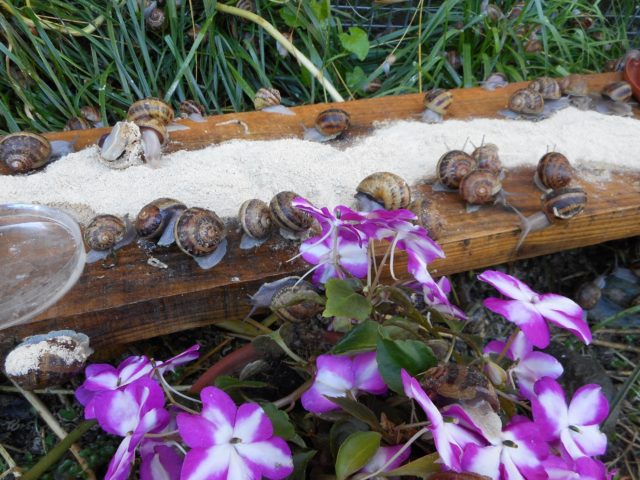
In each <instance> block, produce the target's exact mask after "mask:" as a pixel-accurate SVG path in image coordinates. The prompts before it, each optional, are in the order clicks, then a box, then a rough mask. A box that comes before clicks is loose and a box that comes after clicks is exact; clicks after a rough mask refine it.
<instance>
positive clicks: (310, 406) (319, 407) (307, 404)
mask: <svg viewBox="0 0 640 480" xmlns="http://www.w3.org/2000/svg"><path fill="white" fill-rule="evenodd" d="M325 395H326V396H328V397H334V398H337V397H344V396H346V392H345V391H340V392H335V393H334V394H333V395H332V394H331V393H329V392H325V391H323V392H321V391H320V390H319V389H318V385H317V384H314V385H313V386H312V387H311V388H310V389H309V390H307V391H306V392H304V393H303V394H302V396H301V397H300V402H301V403H302V407H303V408H304V409H305V410H306V411H308V412H311V413H325V412H329V411H331V410H337V409H339V408H340V407H339V406H338V405H337V404H335V403H333V402H332V401H331V400H327V398H326V397H325Z"/></svg>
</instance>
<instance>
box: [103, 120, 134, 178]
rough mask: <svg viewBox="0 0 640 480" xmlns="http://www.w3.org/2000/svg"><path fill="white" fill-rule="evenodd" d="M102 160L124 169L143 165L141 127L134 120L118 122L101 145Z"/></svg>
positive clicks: (110, 166) (107, 164)
mask: <svg viewBox="0 0 640 480" xmlns="http://www.w3.org/2000/svg"><path fill="white" fill-rule="evenodd" d="M98 158H99V160H100V162H101V163H103V164H105V165H106V166H108V167H109V168H115V169H123V168H127V167H130V166H133V165H142V164H143V163H144V161H143V145H142V133H141V131H140V127H138V125H136V124H135V123H133V122H118V123H116V124H115V125H114V126H113V128H112V129H111V132H110V133H109V134H108V135H107V137H106V138H105V139H104V141H103V143H102V146H101V147H100V156H99V157H98Z"/></svg>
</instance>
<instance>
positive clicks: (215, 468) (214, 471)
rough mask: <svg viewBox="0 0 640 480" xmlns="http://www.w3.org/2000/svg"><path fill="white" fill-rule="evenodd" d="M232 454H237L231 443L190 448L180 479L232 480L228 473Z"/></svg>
mask: <svg viewBox="0 0 640 480" xmlns="http://www.w3.org/2000/svg"><path fill="white" fill-rule="evenodd" d="M232 455H235V456H237V454H236V453H235V450H234V448H233V447H232V446H231V445H229V444H224V445H216V446H213V447H211V448H207V449H199V448H196V449H193V450H190V451H188V452H187V455H186V457H184V462H183V464H182V471H181V472H180V480H231V477H229V476H228V473H229V464H230V463H231V456H232ZM240 478H241V477H240Z"/></svg>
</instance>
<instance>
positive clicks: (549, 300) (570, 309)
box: [535, 293, 592, 345]
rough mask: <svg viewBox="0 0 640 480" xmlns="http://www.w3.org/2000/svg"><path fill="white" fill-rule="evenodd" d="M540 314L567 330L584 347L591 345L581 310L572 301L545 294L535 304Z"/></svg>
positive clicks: (588, 331)
mask: <svg viewBox="0 0 640 480" xmlns="http://www.w3.org/2000/svg"><path fill="white" fill-rule="evenodd" d="M535 307H536V308H537V310H538V311H539V312H540V314H541V315H542V316H543V317H544V318H546V319H547V320H549V321H550V322H551V323H554V324H556V325H557V326H559V327H561V328H564V329H566V330H569V331H570V332H571V333H573V334H574V335H575V336H576V337H578V338H579V339H580V340H582V341H583V342H584V343H585V344H586V345H588V344H590V343H591V340H592V338H591V331H590V330H589V325H588V324H587V322H586V320H585V318H584V317H585V315H584V312H583V311H582V309H581V308H580V307H579V306H578V305H577V304H576V303H575V302H573V301H572V300H569V299H568V298H566V297H563V296H561V295H555V294H552V293H547V294H545V295H541V296H540V301H539V302H537V303H536V304H535Z"/></svg>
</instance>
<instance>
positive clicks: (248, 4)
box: [236, 0, 256, 13]
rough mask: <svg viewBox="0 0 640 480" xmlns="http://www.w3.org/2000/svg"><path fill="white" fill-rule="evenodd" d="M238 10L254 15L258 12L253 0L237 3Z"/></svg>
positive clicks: (239, 0) (242, 0)
mask: <svg viewBox="0 0 640 480" xmlns="http://www.w3.org/2000/svg"><path fill="white" fill-rule="evenodd" d="M236 8H240V9H242V10H247V11H249V12H253V13H255V12H256V6H255V5H254V3H253V0H238V1H237V2H236Z"/></svg>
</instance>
